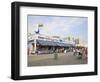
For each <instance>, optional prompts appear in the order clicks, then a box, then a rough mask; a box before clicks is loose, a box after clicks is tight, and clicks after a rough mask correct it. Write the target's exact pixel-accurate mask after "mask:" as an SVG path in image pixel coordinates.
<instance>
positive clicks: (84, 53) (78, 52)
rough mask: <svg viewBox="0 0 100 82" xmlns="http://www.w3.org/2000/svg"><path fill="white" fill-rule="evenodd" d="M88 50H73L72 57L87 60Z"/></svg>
mask: <svg viewBox="0 0 100 82" xmlns="http://www.w3.org/2000/svg"><path fill="white" fill-rule="evenodd" d="M87 54H88V50H87V48H86V47H84V48H74V49H73V55H74V56H81V57H85V58H87Z"/></svg>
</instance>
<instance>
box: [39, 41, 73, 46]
mask: <svg viewBox="0 0 100 82" xmlns="http://www.w3.org/2000/svg"><path fill="white" fill-rule="evenodd" d="M37 43H38V44H40V45H42V46H60V47H71V46H73V45H72V44H67V43H62V42H54V41H45V40H37Z"/></svg>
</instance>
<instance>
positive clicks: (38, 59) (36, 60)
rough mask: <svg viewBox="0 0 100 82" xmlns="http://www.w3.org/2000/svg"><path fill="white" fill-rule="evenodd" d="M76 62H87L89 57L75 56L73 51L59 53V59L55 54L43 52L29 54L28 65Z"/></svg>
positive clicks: (69, 63) (72, 63) (70, 63)
mask: <svg viewBox="0 0 100 82" xmlns="http://www.w3.org/2000/svg"><path fill="white" fill-rule="evenodd" d="M75 64H87V59H86V58H84V57H83V59H78V58H77V57H76V56H73V52H68V53H66V54H64V53H59V54H58V59H57V60H55V59H54V54H41V55H29V56H28V66H50V65H75Z"/></svg>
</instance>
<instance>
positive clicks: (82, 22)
mask: <svg viewBox="0 0 100 82" xmlns="http://www.w3.org/2000/svg"><path fill="white" fill-rule="evenodd" d="M38 24H43V27H40V33H41V34H45V35H50V36H55V35H57V36H64V37H67V36H73V37H78V38H81V39H82V40H84V41H86V42H87V39H88V18H87V17H74V16H72V17H71V16H39V15H37V16H36V15H28V33H32V34H34V33H35V31H36V30H37V29H38Z"/></svg>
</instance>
